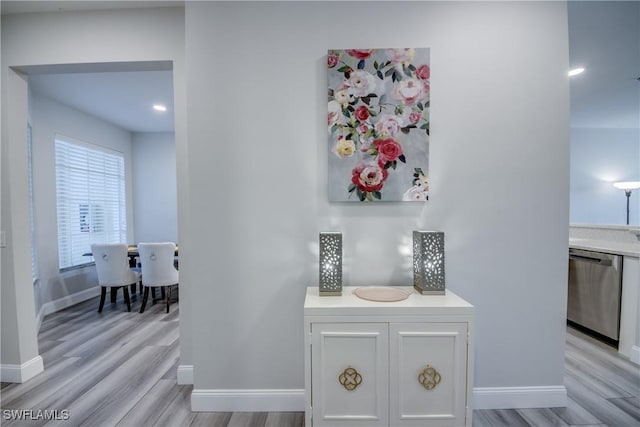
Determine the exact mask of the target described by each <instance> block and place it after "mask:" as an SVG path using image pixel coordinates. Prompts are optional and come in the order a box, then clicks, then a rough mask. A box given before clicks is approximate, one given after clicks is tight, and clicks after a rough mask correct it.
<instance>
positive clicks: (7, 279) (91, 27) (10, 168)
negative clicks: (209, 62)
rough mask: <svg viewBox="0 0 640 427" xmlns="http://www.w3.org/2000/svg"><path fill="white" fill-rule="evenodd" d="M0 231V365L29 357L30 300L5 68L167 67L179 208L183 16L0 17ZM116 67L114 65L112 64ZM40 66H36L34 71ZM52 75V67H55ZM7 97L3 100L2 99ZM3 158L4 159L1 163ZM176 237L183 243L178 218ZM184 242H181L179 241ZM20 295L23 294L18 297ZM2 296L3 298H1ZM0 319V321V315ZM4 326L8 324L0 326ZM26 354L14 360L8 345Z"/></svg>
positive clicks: (18, 97) (16, 117)
mask: <svg viewBox="0 0 640 427" xmlns="http://www.w3.org/2000/svg"><path fill="white" fill-rule="evenodd" d="M1 29H2V50H1V52H2V93H3V96H2V185H3V191H2V228H3V229H4V230H6V231H7V237H8V238H9V239H10V240H9V242H8V243H9V244H8V246H7V248H3V249H2V316H3V317H2V320H3V322H2V363H11V364H17V365H18V366H20V365H21V364H22V363H24V362H25V361H28V360H31V359H32V358H34V357H35V356H36V355H37V342H36V331H35V313H34V311H35V310H34V302H33V301H34V293H33V286H32V284H31V267H30V257H29V226H28V219H29V200H28V193H27V186H26V178H27V174H26V145H25V143H24V141H25V133H26V131H25V130H26V121H27V102H26V98H27V91H26V84H21V83H20V76H18V75H17V73H15V72H14V71H13V70H12V69H11V68H10V67H14V68H15V69H19V70H23V71H25V72H29V70H35V71H34V72H47V71H48V70H50V67H48V66H49V65H51V64H54V65H55V64H72V65H73V64H91V66H92V67H93V69H99V68H100V64H101V63H110V64H108V68H107V70H115V69H116V68H118V67H125V68H126V66H127V63H128V62H138V61H150V62H154V61H172V63H173V70H174V102H175V111H176V117H175V127H176V130H175V133H176V162H177V170H178V172H177V180H178V188H179V189H180V191H179V192H178V198H179V203H180V202H181V203H182V204H183V205H186V204H187V203H186V202H187V200H188V198H189V197H188V192H189V187H188V184H187V182H188V177H187V176H186V169H187V165H186V108H185V90H184V84H185V83H184V72H185V71H184V10H183V9H182V8H172V7H167V8H159V9H142V10H135V9H126V10H109V11H87V12H69V13H42V14H22V15H10V16H3V17H2V28H1ZM113 63H116V64H115V65H112V64H113ZM41 66H42V67H41ZM58 68H59V67H58ZM7 94H8V95H10V96H7ZM7 153H10V155H11V158H10V159H9V158H8V157H6V154H7ZM178 227H179V229H180V230H181V232H180V235H181V236H183V238H185V239H186V237H187V236H188V222H186V216H182V217H181V218H179V226H178ZM186 240H188V239H186ZM188 246H189V245H188V244H187V245H185V244H182V245H181V248H180V250H181V255H182V258H183V259H182V260H181V272H180V279H181V284H182V285H183V287H182V288H181V291H180V296H181V299H180V307H181V311H182V314H181V321H180V328H181V338H180V344H181V363H183V362H184V363H186V364H190V357H191V345H190V343H191V331H190V328H189V325H190V310H189V298H188V295H189V286H188V285H189V281H190V279H189V276H190V274H189V273H190V272H189V268H188V265H189V262H190V260H188V259H187V258H188V253H189V247H188ZM23 294H24V295H23ZM5 296H7V298H5ZM5 313H6V315H5ZM5 320H9V321H5ZM26 340H28V341H29V342H28V343H27V344H25V345H24V347H25V348H26V349H27V350H25V351H23V352H21V353H20V354H16V353H17V352H15V351H13V352H12V350H13V349H14V348H15V346H16V345H23V343H22V341H26Z"/></svg>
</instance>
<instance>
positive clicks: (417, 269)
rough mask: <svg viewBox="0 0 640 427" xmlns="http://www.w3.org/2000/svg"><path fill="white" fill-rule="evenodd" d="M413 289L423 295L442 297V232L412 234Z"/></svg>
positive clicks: (415, 232)
mask: <svg viewBox="0 0 640 427" xmlns="http://www.w3.org/2000/svg"><path fill="white" fill-rule="evenodd" d="M413 287H414V288H416V290H417V291H418V292H420V293H421V294H423V295H444V293H445V286H444V233H443V232H441V231H414V232H413Z"/></svg>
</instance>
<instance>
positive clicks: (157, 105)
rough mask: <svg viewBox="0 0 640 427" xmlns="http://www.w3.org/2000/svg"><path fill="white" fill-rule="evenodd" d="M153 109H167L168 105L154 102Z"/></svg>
mask: <svg viewBox="0 0 640 427" xmlns="http://www.w3.org/2000/svg"><path fill="white" fill-rule="evenodd" d="M153 109H154V110H156V111H167V107H166V106H164V105H162V104H153Z"/></svg>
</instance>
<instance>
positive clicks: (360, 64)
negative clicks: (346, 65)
mask: <svg viewBox="0 0 640 427" xmlns="http://www.w3.org/2000/svg"><path fill="white" fill-rule="evenodd" d="M363 68H364V59H361V60H360V62H358V70H362V69H363Z"/></svg>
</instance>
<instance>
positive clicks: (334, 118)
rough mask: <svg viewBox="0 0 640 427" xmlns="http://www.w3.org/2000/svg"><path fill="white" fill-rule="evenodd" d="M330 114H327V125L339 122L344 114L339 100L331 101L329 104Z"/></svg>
mask: <svg viewBox="0 0 640 427" xmlns="http://www.w3.org/2000/svg"><path fill="white" fill-rule="evenodd" d="M328 111H329V115H328V116H327V125H328V126H329V127H331V126H333V125H335V124H336V123H338V120H339V119H340V116H341V115H342V107H340V104H339V103H338V102H337V101H329V106H328Z"/></svg>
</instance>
